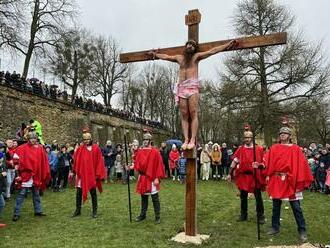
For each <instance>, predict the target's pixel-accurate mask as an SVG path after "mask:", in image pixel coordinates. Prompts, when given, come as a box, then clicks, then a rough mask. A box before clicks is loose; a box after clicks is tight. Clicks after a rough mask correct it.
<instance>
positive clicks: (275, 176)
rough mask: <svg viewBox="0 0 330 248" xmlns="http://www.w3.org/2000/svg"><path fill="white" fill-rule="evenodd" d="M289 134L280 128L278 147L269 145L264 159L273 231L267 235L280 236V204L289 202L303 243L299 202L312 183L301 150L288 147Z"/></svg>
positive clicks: (303, 222) (287, 130) (304, 230)
mask: <svg viewBox="0 0 330 248" xmlns="http://www.w3.org/2000/svg"><path fill="white" fill-rule="evenodd" d="M291 132H292V131H291V129H290V128H289V127H286V126H285V127H282V128H281V129H280V131H279V143H278V144H274V145H272V146H271V147H270V149H269V151H268V152H267V153H266V155H265V165H266V170H265V174H266V176H267V180H268V187H267V192H268V194H269V196H270V197H271V199H272V200H273V213H272V227H271V229H270V230H269V232H268V234H269V235H274V234H277V233H279V231H280V215H281V205H282V201H283V200H288V201H290V205H291V208H292V211H293V215H294V217H295V219H296V223H297V226H298V232H299V237H300V239H301V241H303V242H305V241H306V240H307V233H306V223H305V219H304V215H303V212H302V209H301V207H300V200H302V198H303V196H302V191H303V190H304V189H306V188H308V187H309V186H310V184H311V183H312V182H313V176H312V173H311V170H310V168H309V165H308V162H307V160H306V158H305V156H304V154H303V152H302V151H301V149H300V147H299V146H297V145H295V144H292V143H291V140H290V137H291Z"/></svg>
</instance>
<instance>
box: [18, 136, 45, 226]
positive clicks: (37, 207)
mask: <svg viewBox="0 0 330 248" xmlns="http://www.w3.org/2000/svg"><path fill="white" fill-rule="evenodd" d="M27 138H28V143H25V144H24V145H21V146H19V147H18V148H17V150H16V151H15V154H14V155H13V159H18V165H17V166H16V167H17V170H18V174H19V178H20V179H21V182H22V185H21V186H22V189H21V191H20V192H19V194H18V195H17V198H16V204H15V208H14V216H13V221H17V220H18V219H19V217H20V212H21V208H22V206H23V202H24V199H25V196H26V194H27V193H28V191H31V192H32V201H33V206H34V216H45V214H44V213H43V212H42V210H41V201H40V194H39V190H41V191H44V190H45V189H46V186H47V184H48V182H49V180H50V169H49V163H48V159H47V154H46V151H45V149H44V148H43V146H42V145H40V144H38V135H37V134H36V133H35V132H29V133H28V135H27Z"/></svg>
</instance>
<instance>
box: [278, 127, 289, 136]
mask: <svg viewBox="0 0 330 248" xmlns="http://www.w3.org/2000/svg"><path fill="white" fill-rule="evenodd" d="M281 133H286V134H289V135H291V134H292V131H291V129H290V128H289V127H281V128H280V131H279V134H281Z"/></svg>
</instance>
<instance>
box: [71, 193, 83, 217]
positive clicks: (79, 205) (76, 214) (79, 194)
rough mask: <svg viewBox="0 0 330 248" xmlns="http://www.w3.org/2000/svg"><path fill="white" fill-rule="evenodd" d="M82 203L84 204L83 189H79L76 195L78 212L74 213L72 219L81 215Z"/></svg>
mask: <svg viewBox="0 0 330 248" xmlns="http://www.w3.org/2000/svg"><path fill="white" fill-rule="evenodd" d="M81 202H82V189H81V188H77V193H76V211H74V213H73V215H72V217H76V216H79V215H81Z"/></svg>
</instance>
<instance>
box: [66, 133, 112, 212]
mask: <svg viewBox="0 0 330 248" xmlns="http://www.w3.org/2000/svg"><path fill="white" fill-rule="evenodd" d="M83 142H84V143H83V144H82V145H80V146H79V147H78V149H77V150H76V151H75V153H74V158H73V171H74V173H75V174H76V188H77V194H76V210H75V212H74V213H73V215H72V217H76V216H79V215H81V204H82V201H83V202H85V201H86V200H87V194H88V192H90V194H91V197H92V209H93V212H92V217H93V218H96V217H97V194H96V188H98V190H99V192H100V193H101V192H102V184H101V181H102V180H103V179H105V178H106V170H105V165H104V160H103V156H102V152H101V149H100V147H99V146H98V145H97V144H93V141H92V136H91V134H90V133H89V132H88V131H85V132H84V133H83Z"/></svg>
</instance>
